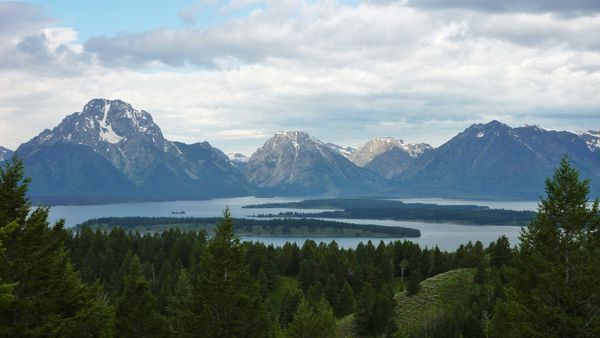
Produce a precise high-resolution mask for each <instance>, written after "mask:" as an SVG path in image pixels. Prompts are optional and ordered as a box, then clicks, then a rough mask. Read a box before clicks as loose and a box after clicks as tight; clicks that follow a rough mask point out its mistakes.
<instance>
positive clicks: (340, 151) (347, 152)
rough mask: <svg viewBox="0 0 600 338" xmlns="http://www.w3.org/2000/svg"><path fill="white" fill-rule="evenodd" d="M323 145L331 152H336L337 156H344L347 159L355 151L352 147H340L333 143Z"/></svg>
mask: <svg viewBox="0 0 600 338" xmlns="http://www.w3.org/2000/svg"><path fill="white" fill-rule="evenodd" d="M325 145H326V146H327V147H329V148H330V149H331V150H333V151H335V152H337V153H338V154H340V155H342V156H344V157H345V158H347V159H350V156H351V155H352V153H354V152H355V151H356V149H354V148H352V147H342V146H340V145H337V144H335V143H327V144H325Z"/></svg>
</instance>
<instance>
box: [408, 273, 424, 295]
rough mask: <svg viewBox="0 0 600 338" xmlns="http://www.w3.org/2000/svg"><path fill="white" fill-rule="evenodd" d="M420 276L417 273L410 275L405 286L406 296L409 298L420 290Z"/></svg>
mask: <svg viewBox="0 0 600 338" xmlns="http://www.w3.org/2000/svg"><path fill="white" fill-rule="evenodd" d="M420 282H421V276H420V275H419V272H418V271H415V272H413V273H411V274H410V277H409V278H408V284H407V285H406V294H407V295H409V296H412V295H416V294H417V293H419V291H420V290H421V284H420Z"/></svg>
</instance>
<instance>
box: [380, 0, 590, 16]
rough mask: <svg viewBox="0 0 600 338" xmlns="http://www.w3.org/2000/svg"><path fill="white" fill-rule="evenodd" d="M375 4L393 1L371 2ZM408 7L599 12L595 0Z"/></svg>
mask: <svg viewBox="0 0 600 338" xmlns="http://www.w3.org/2000/svg"><path fill="white" fill-rule="evenodd" d="M372 2H375V3H390V2H394V1H386V0H381V1H380V0H372ZM401 3H404V4H406V5H408V6H413V7H418V8H424V9H452V8H457V9H469V10H478V11H486V12H512V13H515V12H520V13H523V12H537V13H550V12H553V13H571V14H578V15H587V14H590V13H597V12H600V2H599V1H596V0H502V1H498V0H404V1H401Z"/></svg>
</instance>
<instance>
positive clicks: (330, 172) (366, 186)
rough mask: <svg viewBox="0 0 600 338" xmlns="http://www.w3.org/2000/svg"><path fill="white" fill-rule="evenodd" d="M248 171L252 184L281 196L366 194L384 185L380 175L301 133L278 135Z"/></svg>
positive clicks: (256, 153) (260, 152)
mask: <svg viewBox="0 0 600 338" xmlns="http://www.w3.org/2000/svg"><path fill="white" fill-rule="evenodd" d="M244 172H245V174H246V177H247V178H248V180H249V181H250V182H252V183H254V184H256V185H257V186H259V187H261V188H263V189H265V190H266V191H268V192H271V193H279V194H291V195H317V194H339V193H362V192H366V191H371V190H373V189H376V188H378V187H380V186H381V185H382V180H381V179H380V178H379V177H378V176H377V175H375V174H373V173H371V172H369V171H368V170H365V169H362V168H359V167H357V166H356V165H354V164H353V163H352V162H350V161H349V160H348V159H346V158H345V157H344V156H342V155H340V154H339V153H338V152H337V151H335V150H332V149H331V148H330V147H328V146H327V145H325V144H324V143H323V142H321V141H319V140H317V139H315V138H313V137H311V136H310V135H308V134H307V133H304V132H301V131H283V132H278V133H277V134H275V136H274V137H273V138H271V139H270V140H268V141H267V142H266V143H265V144H264V145H263V146H262V147H261V148H259V149H258V150H257V151H256V152H255V153H254V154H253V155H252V156H251V157H250V160H249V162H248V165H247V167H246V168H245V170H244Z"/></svg>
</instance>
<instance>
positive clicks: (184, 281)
mask: <svg viewBox="0 0 600 338" xmlns="http://www.w3.org/2000/svg"><path fill="white" fill-rule="evenodd" d="M167 313H168V319H169V328H170V332H171V335H172V336H175V337H193V336H194V335H193V328H192V322H193V313H192V282H191V280H190V277H189V275H188V274H187V272H186V271H185V270H184V269H181V270H180V271H179V275H178V277H177V283H176V284H175V290H173V295H172V296H171V297H170V299H169V304H168V305H167Z"/></svg>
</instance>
